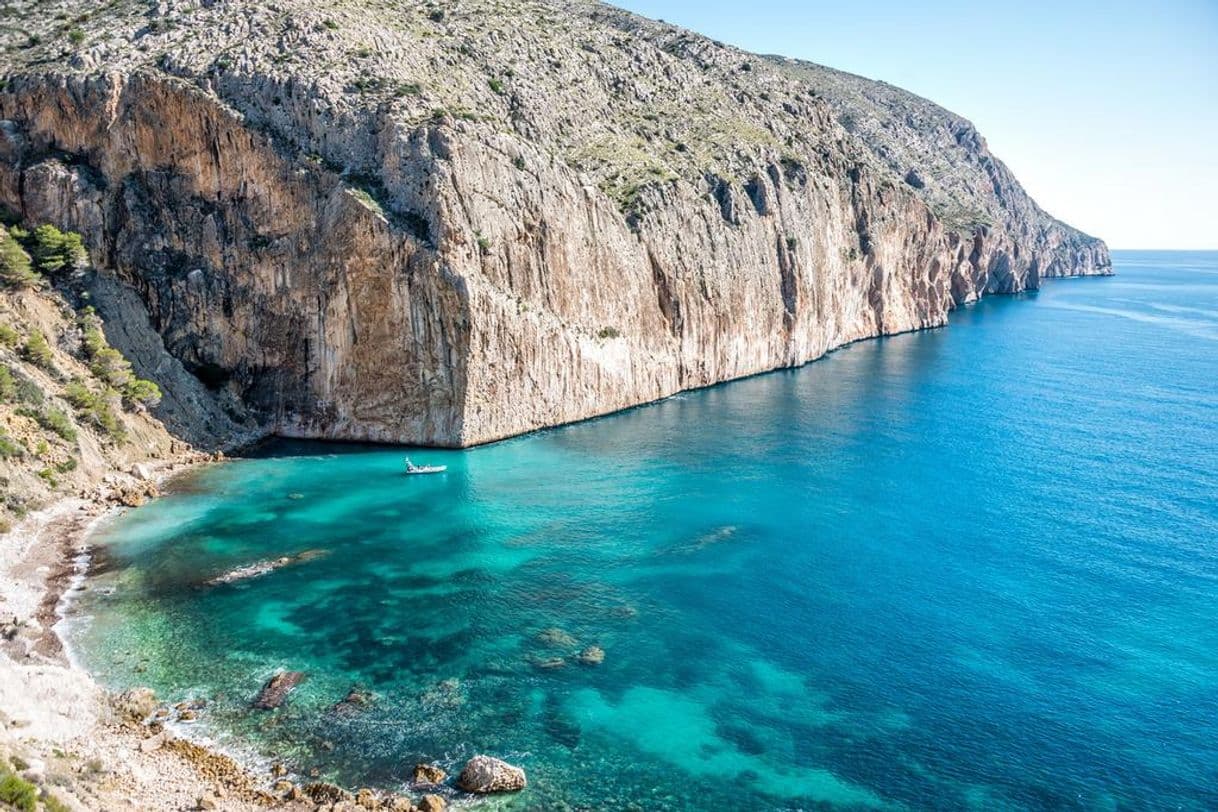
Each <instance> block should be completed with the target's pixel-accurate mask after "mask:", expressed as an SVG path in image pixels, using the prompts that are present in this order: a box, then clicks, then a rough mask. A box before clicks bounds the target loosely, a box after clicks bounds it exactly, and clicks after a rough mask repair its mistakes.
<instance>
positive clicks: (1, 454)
mask: <svg viewBox="0 0 1218 812" xmlns="http://www.w3.org/2000/svg"><path fill="white" fill-rule="evenodd" d="M24 456H25V448H23V447H22V445H21V443H19V442H17V441H16V440H14V439H13V438H12V437H9V436H8V435H7V434H5V433H4V432H3V431H0V459H8V458H9V457H24Z"/></svg>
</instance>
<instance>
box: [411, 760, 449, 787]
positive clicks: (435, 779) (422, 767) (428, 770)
mask: <svg viewBox="0 0 1218 812" xmlns="http://www.w3.org/2000/svg"><path fill="white" fill-rule="evenodd" d="M446 778H448V773H446V772H444V771H443V770H442V769H440V768H439V767H437V766H436V765H434V764H416V765H414V776H413V777H412V779H411V780H412V781H413V782H414V783H415V784H443V783H444V779H446Z"/></svg>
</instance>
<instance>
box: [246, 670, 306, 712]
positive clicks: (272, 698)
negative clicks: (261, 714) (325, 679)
mask: <svg viewBox="0 0 1218 812" xmlns="http://www.w3.org/2000/svg"><path fill="white" fill-rule="evenodd" d="M304 677H305V675H304V672H303V671H280V672H279V673H278V674H276V675H275V676H273V677H271V678H270V679H269V680H267V681H266V685H263V686H262V690H261V691H259V692H258V696H257V697H256V698H255V699H254V707H255V708H257V709H258V710H274V709H275V708H277V707H279V706H280V705H282V704H283V702H284V700H285V699H287V698H288V694H290V693H291V692H292V691H293V690H294V689H295V688H296V686H297V685H299V684H300V683H301V682H303V681H304Z"/></svg>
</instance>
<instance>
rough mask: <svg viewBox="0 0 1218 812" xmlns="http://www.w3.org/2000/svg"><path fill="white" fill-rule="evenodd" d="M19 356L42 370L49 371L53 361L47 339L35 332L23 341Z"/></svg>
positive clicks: (52, 354) (53, 357)
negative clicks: (23, 344)
mask: <svg viewBox="0 0 1218 812" xmlns="http://www.w3.org/2000/svg"><path fill="white" fill-rule="evenodd" d="M21 354H22V355H23V356H25V360H27V361H29V362H30V363H31V364H35V365H36V366H40V367H42V368H43V369H50V368H51V366H52V364H53V363H54V361H55V354H54V353H52V352H51V345H50V344H48V343H47V337H46V336H44V335H43V334H42V333H40V332H38V331H37V330H35V331H34V332H32V333H30V337H29V338H27V339H26V340H25V346H24V347H23V348H22V349H21Z"/></svg>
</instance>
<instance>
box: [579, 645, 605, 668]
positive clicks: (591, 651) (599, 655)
mask: <svg viewBox="0 0 1218 812" xmlns="http://www.w3.org/2000/svg"><path fill="white" fill-rule="evenodd" d="M577 659H578V660H579V662H580V664H581V665H600V664H601V663H603V662H604V661H605V650H604V649H603V648H601V647H600V646H588V647H587V648H586V649H584V650H583V651H581V652H580V653H579V657H578V658H577Z"/></svg>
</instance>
